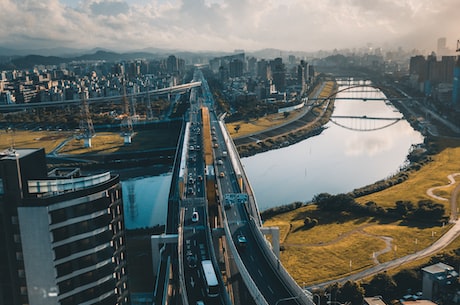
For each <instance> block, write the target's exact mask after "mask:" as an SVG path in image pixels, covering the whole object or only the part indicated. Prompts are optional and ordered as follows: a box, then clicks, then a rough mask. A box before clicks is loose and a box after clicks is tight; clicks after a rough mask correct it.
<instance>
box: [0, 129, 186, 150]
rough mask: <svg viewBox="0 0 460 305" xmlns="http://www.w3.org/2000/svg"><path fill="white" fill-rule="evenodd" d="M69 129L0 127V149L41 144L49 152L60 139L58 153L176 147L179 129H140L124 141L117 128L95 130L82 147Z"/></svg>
mask: <svg viewBox="0 0 460 305" xmlns="http://www.w3.org/2000/svg"><path fill="white" fill-rule="evenodd" d="M77 135H78V134H77V133H75V132H70V131H27V130H25V131H14V132H12V131H9V132H6V131H1V132H0V149H1V150H4V149H7V148H9V147H12V146H14V147H17V148H42V147H43V148H44V149H45V153H50V152H51V151H52V150H53V149H55V148H56V147H58V146H59V145H60V144H61V143H63V142H65V141H67V142H66V143H65V145H64V146H63V147H62V148H61V149H60V150H59V153H60V154H76V155H83V154H94V153H102V154H109V153H114V152H130V151H140V150H148V149H155V148H164V147H175V146H176V145H177V137H178V131H176V130H171V129H152V130H141V131H137V132H135V133H134V136H133V140H132V143H131V144H129V145H125V144H124V143H123V138H122V137H121V135H120V133H119V132H98V133H96V136H95V137H93V138H92V139H91V143H92V145H91V147H89V148H85V147H84V141H83V139H78V138H77V137H76V136H77Z"/></svg>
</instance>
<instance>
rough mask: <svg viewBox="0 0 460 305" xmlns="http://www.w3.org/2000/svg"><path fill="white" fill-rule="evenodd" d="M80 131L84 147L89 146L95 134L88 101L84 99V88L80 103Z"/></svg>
mask: <svg viewBox="0 0 460 305" xmlns="http://www.w3.org/2000/svg"><path fill="white" fill-rule="evenodd" d="M80 117H81V119H80V133H81V136H82V138H83V141H84V146H85V147H87V148H88V147H91V139H92V138H93V137H94V136H95V135H96V132H95V131H94V126H93V120H92V119H91V113H90V112H89V106H88V102H87V101H86V90H85V89H83V88H82V92H81V105H80Z"/></svg>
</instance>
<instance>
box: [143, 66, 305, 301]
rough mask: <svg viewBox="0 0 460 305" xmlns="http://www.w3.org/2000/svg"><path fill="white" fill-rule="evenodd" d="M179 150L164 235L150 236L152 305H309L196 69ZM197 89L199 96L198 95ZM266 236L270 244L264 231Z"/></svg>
mask: <svg viewBox="0 0 460 305" xmlns="http://www.w3.org/2000/svg"><path fill="white" fill-rule="evenodd" d="M193 81H194V82H201V92H200V91H199V90H197V88H196V87H195V88H192V90H191V92H190V105H191V107H190V111H189V113H188V115H187V116H186V119H185V120H184V123H183V128H182V129H183V130H182V134H181V139H180V143H181V144H180V145H179V148H178V150H177V154H176V158H175V163H174V171H173V178H172V184H171V190H170V195H169V199H168V217H167V224H166V232H165V234H163V235H160V236H152V238H151V241H152V243H151V244H152V254H153V266H154V273H155V278H156V285H155V291H154V303H155V304H183V305H187V304H194V305H195V304H199V303H197V302H198V301H203V302H204V303H205V304H226V305H227V304H257V305H259V304H260V305H268V304H273V305H277V304H284V305H287V304H291V305H292V304H307V305H313V304H314V303H313V301H312V296H311V295H310V294H309V293H308V292H305V291H304V290H303V289H302V288H300V287H299V286H298V285H297V283H296V282H295V281H294V279H293V278H292V277H291V276H290V275H289V273H288V272H287V271H286V270H285V268H284V267H283V265H282V264H281V262H280V260H279V231H278V229H277V228H265V227H263V226H262V221H261V219H260V216H259V215H260V214H259V210H258V207H257V202H256V198H255V196H254V193H253V191H252V189H251V186H250V183H249V181H248V179H247V177H246V174H245V172H244V169H243V166H242V164H241V162H240V159H239V156H238V152H237V150H236V147H235V145H234V143H233V141H232V139H231V138H230V135H229V133H228V131H227V130H226V127H225V124H224V122H223V121H222V120H221V119H220V118H219V117H218V116H217V114H216V113H215V111H214V101H213V98H212V94H211V92H210V90H209V87H208V85H207V82H206V80H205V79H204V78H203V76H202V74H201V71H199V70H197V71H195V75H194V80H193ZM200 93H201V94H200ZM267 234H269V235H271V236H272V238H271V240H272V244H273V246H272V244H270V243H269V242H268V241H267V238H266V235H267Z"/></svg>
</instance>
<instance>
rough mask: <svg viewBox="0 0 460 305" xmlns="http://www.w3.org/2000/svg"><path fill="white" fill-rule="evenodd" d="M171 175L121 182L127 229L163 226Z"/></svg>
mask: <svg viewBox="0 0 460 305" xmlns="http://www.w3.org/2000/svg"><path fill="white" fill-rule="evenodd" d="M171 179H172V175H171V173H168V174H164V175H161V176H154V177H140V178H136V179H128V180H125V181H122V183H121V185H122V192H123V204H124V215H125V226H126V228H127V229H138V228H145V227H153V226H155V225H157V224H165V222H166V213H167V204H168V195H169V189H170V187H171Z"/></svg>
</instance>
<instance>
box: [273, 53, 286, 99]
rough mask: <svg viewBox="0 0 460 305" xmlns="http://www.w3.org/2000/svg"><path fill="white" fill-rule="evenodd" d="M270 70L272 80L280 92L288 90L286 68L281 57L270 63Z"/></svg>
mask: <svg viewBox="0 0 460 305" xmlns="http://www.w3.org/2000/svg"><path fill="white" fill-rule="evenodd" d="M270 68H271V71H272V80H273V84H274V85H275V88H276V90H277V91H278V92H284V91H285V90H286V68H285V66H284V64H283V60H282V59H281V57H278V58H275V59H274V60H271V61H270Z"/></svg>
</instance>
